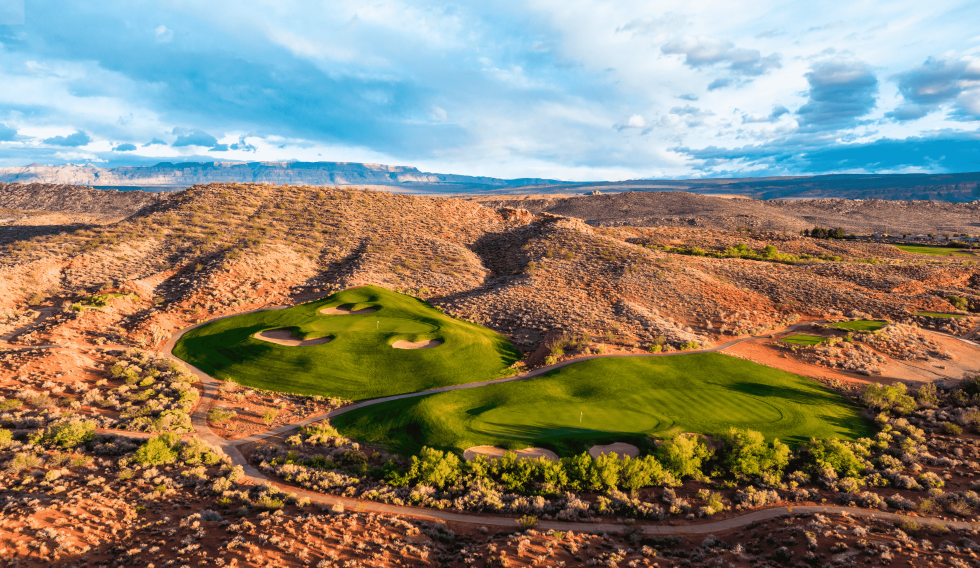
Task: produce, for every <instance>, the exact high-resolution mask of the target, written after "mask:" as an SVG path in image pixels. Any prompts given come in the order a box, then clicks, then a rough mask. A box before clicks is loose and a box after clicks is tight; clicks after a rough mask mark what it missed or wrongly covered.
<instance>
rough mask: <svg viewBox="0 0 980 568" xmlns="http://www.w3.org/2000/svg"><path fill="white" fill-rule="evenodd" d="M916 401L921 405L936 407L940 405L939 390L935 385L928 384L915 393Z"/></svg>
mask: <svg viewBox="0 0 980 568" xmlns="http://www.w3.org/2000/svg"><path fill="white" fill-rule="evenodd" d="M915 400H917V401H918V402H919V404H921V405H925V406H936V405H938V404H939V389H938V388H936V384H935V383H926V384H924V385H922V386H921V387H919V389H918V390H916V391H915Z"/></svg>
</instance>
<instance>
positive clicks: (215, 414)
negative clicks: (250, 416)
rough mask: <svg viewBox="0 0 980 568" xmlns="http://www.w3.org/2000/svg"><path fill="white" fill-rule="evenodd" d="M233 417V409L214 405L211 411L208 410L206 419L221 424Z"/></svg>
mask: <svg viewBox="0 0 980 568" xmlns="http://www.w3.org/2000/svg"><path fill="white" fill-rule="evenodd" d="M234 417H235V411H234V410H228V409H226V408H220V407H217V406H216V407H214V408H212V409H211V412H208V420H210V421H211V422H214V423H215V424H221V423H222V422H227V421H228V420H231V419H232V418H234Z"/></svg>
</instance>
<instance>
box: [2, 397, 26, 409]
mask: <svg viewBox="0 0 980 568" xmlns="http://www.w3.org/2000/svg"><path fill="white" fill-rule="evenodd" d="M23 405H24V403H23V402H21V401H19V400H17V399H15V398H11V399H9V400H0V412H9V411H11V410H14V409H17V408H20V407H21V406H23Z"/></svg>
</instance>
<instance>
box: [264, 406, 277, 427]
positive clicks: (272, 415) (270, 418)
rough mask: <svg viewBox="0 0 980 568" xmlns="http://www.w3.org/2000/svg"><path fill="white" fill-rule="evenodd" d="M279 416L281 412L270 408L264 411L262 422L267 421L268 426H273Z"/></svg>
mask: <svg viewBox="0 0 980 568" xmlns="http://www.w3.org/2000/svg"><path fill="white" fill-rule="evenodd" d="M277 416H279V412H277V411H276V410H274V409H271V408H270V409H269V410H266V411H265V412H263V413H262V422H265V425H266V426H271V425H272V423H273V422H275V421H276V417H277Z"/></svg>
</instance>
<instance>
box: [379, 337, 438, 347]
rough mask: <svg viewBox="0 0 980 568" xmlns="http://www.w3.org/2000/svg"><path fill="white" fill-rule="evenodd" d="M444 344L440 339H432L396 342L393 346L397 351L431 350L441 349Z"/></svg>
mask: <svg viewBox="0 0 980 568" xmlns="http://www.w3.org/2000/svg"><path fill="white" fill-rule="evenodd" d="M440 345H442V342H441V341H439V340H438V339H430V340H428V341H396V342H394V343H392V344H391V346H392V347H394V348H395V349H429V348H432V347H439V346H440Z"/></svg>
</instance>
